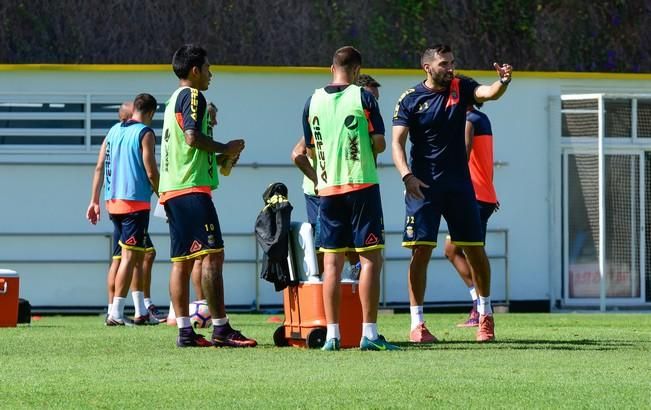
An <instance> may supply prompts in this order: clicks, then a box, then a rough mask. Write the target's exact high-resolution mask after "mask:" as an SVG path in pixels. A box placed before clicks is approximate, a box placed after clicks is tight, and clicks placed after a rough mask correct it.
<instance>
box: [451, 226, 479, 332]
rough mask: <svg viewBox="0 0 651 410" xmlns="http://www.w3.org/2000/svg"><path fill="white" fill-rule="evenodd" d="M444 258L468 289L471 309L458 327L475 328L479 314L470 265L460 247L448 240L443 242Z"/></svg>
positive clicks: (477, 324)
mask: <svg viewBox="0 0 651 410" xmlns="http://www.w3.org/2000/svg"><path fill="white" fill-rule="evenodd" d="M445 257H446V258H447V259H448V260H449V261H450V263H451V264H452V266H454V269H455V270H456V271H457V273H458V274H459V277H460V278H461V280H463V283H464V284H465V285H466V286H467V287H468V292H469V293H470V297H471V298H472V309H470V313H469V315H468V319H467V320H466V321H465V322H463V323H460V324H458V325H457V326H458V327H477V326H479V313H478V311H477V290H476V289H475V284H474V283H473V281H472V273H471V272H470V265H469V264H468V261H467V260H466V255H465V254H464V253H463V249H461V247H459V246H456V245H455V244H453V243H452V241H451V240H450V238H449V237H448V238H446V240H445Z"/></svg>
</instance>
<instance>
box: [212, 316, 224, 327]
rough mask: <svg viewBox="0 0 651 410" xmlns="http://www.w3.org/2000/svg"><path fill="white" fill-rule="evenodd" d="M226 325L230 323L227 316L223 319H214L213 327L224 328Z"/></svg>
mask: <svg viewBox="0 0 651 410" xmlns="http://www.w3.org/2000/svg"><path fill="white" fill-rule="evenodd" d="M226 323H228V316H225V317H223V318H221V319H212V326H213V327H215V326H224V325H225V324H226Z"/></svg>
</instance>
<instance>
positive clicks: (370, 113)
mask: <svg viewBox="0 0 651 410" xmlns="http://www.w3.org/2000/svg"><path fill="white" fill-rule="evenodd" d="M349 85H350V84H345V85H327V86H325V87H324V90H325V92H327V93H328V94H333V93H338V92H341V91H343V90H345V89H346V88H347V87H348V86H349ZM360 90H361V98H362V108H363V109H364V113H365V114H366V119H367V120H368V133H369V134H370V135H373V134H381V135H384V120H383V119H382V115H381V114H380V108H379V107H378V103H377V100H376V99H375V97H374V96H373V94H371V93H370V92H368V91H366V90H365V89H364V88H363V87H362V88H360ZM311 102H312V96H310V97H309V98H308V99H307V102H306V103H305V107H304V108H303V135H304V136H305V145H306V146H308V147H310V148H312V147H313V146H314V143H313V139H312V128H311V127H310V119H309V117H310V103H311Z"/></svg>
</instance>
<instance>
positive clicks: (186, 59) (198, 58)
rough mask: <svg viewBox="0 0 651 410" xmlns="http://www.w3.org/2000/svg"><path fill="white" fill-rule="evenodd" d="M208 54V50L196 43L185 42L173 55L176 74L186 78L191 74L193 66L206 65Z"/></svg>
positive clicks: (180, 77)
mask: <svg viewBox="0 0 651 410" xmlns="http://www.w3.org/2000/svg"><path fill="white" fill-rule="evenodd" d="M207 56H208V52H207V51H206V50H205V49H204V48H203V47H201V46H198V45H196V44H185V45H184V46H181V48H179V49H178V50H176V52H175V53H174V56H173V57H172V68H173V69H174V74H176V76H177V77H178V78H179V79H181V80H185V79H186V78H188V76H189V75H190V71H191V70H192V67H199V68H201V66H203V65H204V63H205V62H206V57H207Z"/></svg>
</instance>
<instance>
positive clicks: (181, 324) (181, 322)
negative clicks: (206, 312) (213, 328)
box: [176, 316, 192, 329]
mask: <svg viewBox="0 0 651 410" xmlns="http://www.w3.org/2000/svg"><path fill="white" fill-rule="evenodd" d="M191 326H192V324H191V323H190V318H189V317H188V316H183V317H177V318H176V327H178V328H179V329H183V328H185V327H191Z"/></svg>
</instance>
